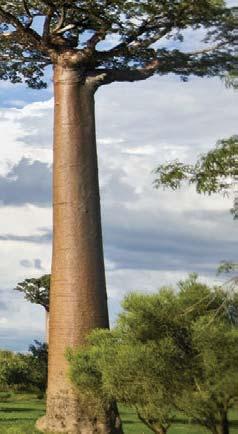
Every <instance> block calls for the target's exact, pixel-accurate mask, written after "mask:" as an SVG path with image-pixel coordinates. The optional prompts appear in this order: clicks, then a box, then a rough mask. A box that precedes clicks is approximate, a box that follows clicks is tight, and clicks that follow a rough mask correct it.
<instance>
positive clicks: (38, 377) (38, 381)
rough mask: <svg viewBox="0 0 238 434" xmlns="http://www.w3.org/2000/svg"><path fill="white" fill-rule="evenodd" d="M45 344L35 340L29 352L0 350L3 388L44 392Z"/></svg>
mask: <svg viewBox="0 0 238 434" xmlns="http://www.w3.org/2000/svg"><path fill="white" fill-rule="evenodd" d="M47 358H48V351H47V345H46V344H41V343H40V342H38V341H35V344H33V345H30V347H29V353H28V354H22V353H13V352H11V351H3V350H2V351H0V384H1V388H2V389H5V390H25V391H27V390H28V391H31V390H36V391H40V392H41V393H44V392H45V390H46V385H47Z"/></svg>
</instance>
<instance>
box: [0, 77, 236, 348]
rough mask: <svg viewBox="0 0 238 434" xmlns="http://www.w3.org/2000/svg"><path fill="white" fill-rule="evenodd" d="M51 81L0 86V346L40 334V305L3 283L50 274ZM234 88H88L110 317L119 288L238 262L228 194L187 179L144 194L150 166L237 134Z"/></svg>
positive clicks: (213, 279)
mask: <svg viewBox="0 0 238 434" xmlns="http://www.w3.org/2000/svg"><path fill="white" fill-rule="evenodd" d="M52 114H53V95H52V85H51V82H50V85H49V87H48V89H47V90H43V91H32V90H30V89H26V88H25V87H24V86H23V85H15V86H13V85H11V84H9V83H7V82H0V138H1V142H2V146H1V147H0V258H1V260H0V348H8V349H13V350H15V351H26V350H27V348H28V346H29V345H30V344H31V343H32V341H33V340H34V339H38V340H41V341H42V340H43V339H44V327H45V323H44V310H43V308H42V307H40V306H37V305H32V304H30V303H29V302H27V301H25V300H24V297H23V295H22V294H20V293H18V292H17V291H14V290H13V288H14V287H15V286H16V283H17V282H19V281H22V280H23V279H25V278H27V277H37V276H40V275H42V274H46V273H49V272H50V264H51V229H52V209H51V163H52ZM237 116H238V93H237V92H235V91H234V90H232V89H227V88H226V87H225V86H224V82H222V81H221V80H220V79H218V78H213V79H200V78H191V79H190V80H189V81H188V83H183V82H181V81H180V79H179V78H178V77H174V76H172V75H169V76H166V77H153V78H150V79H148V80H147V81H143V82H138V83H133V84H131V83H120V84H113V85H110V86H104V87H102V88H101V89H99V90H98V91H97V94H96V117H97V141H98V159H99V178H100V189H101V206H102V224H103V240H104V252H105V264H106V279H107V290H108V296H109V308H110V317H111V322H112V323H113V322H114V321H115V318H116V315H117V313H118V311H119V309H120V301H121V299H122V298H123V296H124V295H125V294H126V293H128V291H132V290H139V291H156V290H158V289H159V288H160V287H161V286H163V285H175V284H176V282H177V281H178V280H180V279H182V278H185V277H186V276H187V275H188V273H190V272H197V273H198V274H199V275H200V277H201V279H202V280H203V281H207V282H209V283H220V282H221V278H220V277H219V278H218V277H217V276H216V268H217V265H218V264H219V262H220V261H221V260H224V259H227V260H237V259H238V257H237V231H238V226H237V225H238V222H237V221H233V219H232V216H231V214H230V212H229V209H230V208H231V207H232V197H230V198H224V197H223V196H221V195H214V196H211V197H207V196H199V195H198V194H196V192H195V191H194V189H193V188H192V187H190V188H183V189H182V190H181V191H177V192H171V191H164V190H163V189H161V190H155V188H154V186H153V180H154V174H153V170H154V169H155V168H156V167H157V165H158V164H160V163H163V162H166V161H170V160H174V159H180V160H182V161H185V162H194V161H195V160H196V158H197V157H198V156H199V155H201V153H204V152H206V151H208V150H209V149H211V148H212V147H213V146H214V145H215V143H216V141H217V140H219V139H221V138H227V137H230V136H231V135H234V134H237V133H238V130H237V129H238V126H237Z"/></svg>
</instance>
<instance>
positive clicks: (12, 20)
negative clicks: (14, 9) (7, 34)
mask: <svg viewBox="0 0 238 434" xmlns="http://www.w3.org/2000/svg"><path fill="white" fill-rule="evenodd" d="M1 18H2V19H3V20H6V23H8V24H11V25H12V26H13V27H15V28H16V30H17V31H19V32H20V33H21V34H22V35H24V36H26V37H27V39H28V40H29V41H30V42H32V43H33V44H34V45H39V43H41V37H40V35H38V33H37V32H35V30H33V29H31V28H28V27H25V26H24V25H23V24H22V23H21V21H19V20H18V19H17V18H16V17H15V16H14V15H12V14H11V13H10V12H7V11H5V10H4V9H3V8H2V7H1V6H0V20H1Z"/></svg>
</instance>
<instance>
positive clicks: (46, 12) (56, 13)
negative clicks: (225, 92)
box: [0, 0, 237, 88]
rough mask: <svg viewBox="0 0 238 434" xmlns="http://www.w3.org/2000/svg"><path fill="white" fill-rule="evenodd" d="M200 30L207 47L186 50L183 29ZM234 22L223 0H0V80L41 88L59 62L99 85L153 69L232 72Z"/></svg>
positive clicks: (138, 77) (150, 72)
mask: <svg viewBox="0 0 238 434" xmlns="http://www.w3.org/2000/svg"><path fill="white" fill-rule="evenodd" d="M39 22H40V23H41V26H42V29H39V27H40V25H39ZM201 27H203V29H204V30H205V29H206V37H205V38H204V41H203V42H205V43H208V42H210V45H209V46H206V45H205V48H202V49H201V50H197V51H193V52H187V51H183V47H182V42H183V31H184V30H185V29H191V31H196V30H197V29H199V28H201ZM236 27H237V17H236V16H235V15H234V14H232V9H229V8H226V7H225V2H223V1H222V0H196V1H194V0H193V1H191V0H190V1H188V0H179V1H169V0H165V1H161V2H158V1H154V0H143V1H136V0H126V1H124V0H123V1H122V0H116V1H113V2H112V1H107V0H92V1H90V2H88V1H86V0H78V1H76V0H75V1H71V2H66V1H64V0H58V1H57V0H54V1H51V0H40V1H36V0H23V1H21V2H19V1H16V0H15V1H11V2H9V1H8V0H1V6H0V61H1V63H0V78H1V79H3V80H10V81H11V82H12V83H18V82H22V81H25V82H26V84H27V85H28V86H30V87H33V88H41V87H44V86H46V82H45V81H44V69H45V68H46V67H47V66H48V65H50V64H56V63H61V64H62V63H64V64H65V65H66V64H68V65H71V66H74V67H75V66H76V67H78V68H79V71H80V73H81V75H82V81H83V80H87V79H88V78H89V79H90V80H92V78H94V80H95V81H94V83H95V86H96V87H98V86H100V85H102V84H108V83H111V82H113V81H134V80H141V79H146V78H148V77H149V76H151V75H153V74H154V73H158V74H167V73H170V72H171V73H175V74H178V75H180V76H182V77H183V78H184V79H186V78H187V77H188V76H189V75H190V74H191V73H192V74H196V75H198V76H204V75H214V74H218V73H220V72H221V71H223V70H230V69H232V64H233V63H234V60H235V58H236V53H235V49H234V44H233V42H234V41H235V38H236V33H235V28H236ZM164 38H165V39H169V40H171V41H172V43H171V44H170V45H171V48H167V47H168V46H169V45H168V44H166V43H165V42H164ZM110 40H114V41H116V42H115V44H114V46H112V47H111V46H110V44H108V41H110ZM103 41H106V44H104V45H102V42H103ZM108 46H109V48H108V49H106V47H108ZM177 47H178V48H177Z"/></svg>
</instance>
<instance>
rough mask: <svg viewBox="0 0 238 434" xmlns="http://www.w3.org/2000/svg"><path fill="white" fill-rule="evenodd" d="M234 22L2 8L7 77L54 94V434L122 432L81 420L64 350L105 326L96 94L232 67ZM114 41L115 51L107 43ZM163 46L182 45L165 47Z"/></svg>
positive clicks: (75, 4) (207, 9)
mask: <svg viewBox="0 0 238 434" xmlns="http://www.w3.org/2000/svg"><path fill="white" fill-rule="evenodd" d="M236 21H237V20H236V18H235V17H234V16H233V15H232V13H231V11H230V10H228V9H226V7H225V6H224V2H223V1H221V0H199V1H198V0H196V1H187V0H180V1H176V2H171V1H167V0H166V1H162V2H157V1H151V0H144V1H134V0H130V1H129V0H128V1H127V0H126V1H124V0H123V1H122V0H117V1H109V0H92V1H90V2H88V1H85V0H78V1H76V0H74V1H71V2H66V1H63V0H58V1H57V0H40V1H35V0H22V1H11V2H9V1H8V0H2V1H1V6H0V61H1V63H0V78H2V79H4V80H10V81H11V82H13V83H18V82H21V81H23V82H25V83H26V84H28V85H29V86H30V87H33V88H41V87H44V86H45V84H46V83H45V81H44V77H43V75H44V68H45V67H47V66H48V65H53V69H54V78H53V80H54V92H55V117H54V119H55V121H54V122H55V124H54V165H53V167H54V169H53V172H54V173H53V260H52V282H51V298H50V312H51V323H50V348H49V382H48V394H47V417H45V418H44V419H42V420H41V421H40V422H39V423H38V428H40V429H41V430H45V431H47V430H48V431H51V432H58V431H60V432H71V431H72V432H75V430H76V428H75V427H76V426H77V430H78V432H87V431H88V432H93V431H99V432H120V427H118V418H117V417H116V418H115V420H114V422H112V418H111V417H109V416H108V415H107V414H105V417H104V418H102V419H101V421H99V420H92V418H91V417H90V414H89V415H86V414H85V413H84V412H83V409H82V407H81V405H80V400H79V399H78V397H77V396H76V395H75V393H74V390H73V388H72V387H71V385H70V383H69V381H68V378H67V369H68V364H67V362H66V360H65V350H66V347H68V346H71V347H76V346H78V345H82V344H84V342H85V337H86V335H87V334H88V333H89V332H90V331H91V330H92V329H93V328H95V327H108V312H107V300H106V290H105V273H104V264H103V249H102V236H101V220H100V201H99V187H98V173H97V153H96V136H95V114H94V94H95V92H96V90H97V89H98V88H99V87H100V86H101V85H105V84H110V83H113V82H115V81H119V82H123V81H131V82H132V81H137V80H144V79H147V78H149V77H151V76H152V75H153V74H155V73H158V74H160V75H163V74H167V73H174V74H178V75H179V76H182V77H183V78H184V79H186V78H187V77H188V76H189V75H190V74H195V75H197V76H204V75H210V76H213V75H215V74H218V73H221V71H223V70H224V69H225V70H226V69H228V70H229V69H230V68H231V63H232V60H233V59H234V56H235V55H236V54H235V51H234V46H233V42H234V40H235V38H236V35H235V32H234V28H235V26H236V24H237V22H236ZM199 27H203V28H204V29H205V31H207V42H208V41H210V42H211V45H210V46H209V47H208V46H206V47H205V48H204V47H202V49H201V50H196V51H192V52H184V51H183V45H182V41H183V34H182V33H183V31H184V30H185V29H187V28H189V29H190V30H191V31H193V30H194V31H195V30H197V29H198V28H199ZM111 37H113V40H114V41H117V42H116V43H115V44H114V45H113V46H112V47H111V48H107V47H108V45H106V44H105V45H103V44H102V42H103V41H105V40H106V41H108V39H110V38H111ZM166 39H172V40H176V46H178V48H173V44H170V46H171V47H172V48H167V47H168V46H169V44H166Z"/></svg>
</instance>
